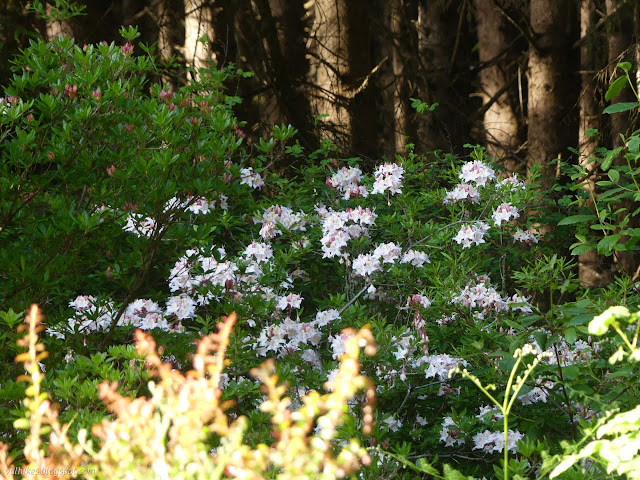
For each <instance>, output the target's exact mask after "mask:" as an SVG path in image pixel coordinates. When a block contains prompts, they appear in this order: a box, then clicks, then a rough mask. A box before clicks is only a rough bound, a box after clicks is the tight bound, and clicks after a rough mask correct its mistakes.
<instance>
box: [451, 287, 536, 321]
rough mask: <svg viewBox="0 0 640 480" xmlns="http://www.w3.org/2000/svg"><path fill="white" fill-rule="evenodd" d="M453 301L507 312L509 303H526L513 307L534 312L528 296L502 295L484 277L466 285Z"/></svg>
mask: <svg viewBox="0 0 640 480" xmlns="http://www.w3.org/2000/svg"><path fill="white" fill-rule="evenodd" d="M451 303H454V304H458V305H462V306H463V307H466V308H469V309H472V308H480V309H482V310H495V311H497V312H505V311H508V310H509V304H512V303H517V304H525V305H519V306H514V307H511V308H512V309H513V310H514V311H520V312H523V313H532V312H533V310H532V309H531V306H530V305H529V301H528V299H527V298H525V297H523V296H521V295H518V294H514V295H513V296H512V297H511V298H509V297H502V296H501V295H500V294H499V293H498V291H497V290H496V289H495V288H493V287H492V286H491V285H489V284H488V282H487V281H484V279H478V280H477V281H476V283H471V284H469V285H467V286H465V287H464V288H463V289H462V291H461V292H460V293H459V294H458V295H456V296H454V297H453V298H452V299H451Z"/></svg>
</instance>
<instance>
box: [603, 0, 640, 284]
mask: <svg viewBox="0 0 640 480" xmlns="http://www.w3.org/2000/svg"><path fill="white" fill-rule="evenodd" d="M621 4H622V2H621V1H620V0H605V7H606V12H607V15H609V16H610V20H609V22H608V23H607V52H608V60H609V70H608V73H609V75H608V79H609V82H612V81H613V80H614V79H615V78H616V77H617V76H618V75H619V73H618V72H619V69H617V68H616V65H617V64H618V62H621V61H624V60H631V61H633V56H634V55H633V52H632V51H631V48H632V31H633V30H632V25H631V22H630V18H629V17H627V15H626V14H628V13H629V12H626V11H622V9H621V8H619V7H620V6H621ZM633 100H634V97H633V94H632V93H631V91H630V90H629V89H624V90H623V91H622V92H621V93H620V95H618V96H617V97H616V98H615V99H613V100H612V103H618V102H630V101H633ZM629 120H630V115H629V112H622V113H614V114H613V115H610V121H611V144H612V147H613V148H616V147H619V146H622V145H623V140H622V137H621V135H622V136H624V135H626V134H628V133H630V130H629V127H630V125H629ZM614 162H615V163H616V164H618V165H624V164H626V161H625V160H624V158H622V157H619V158H617V159H616V160H615V161H614ZM622 206H623V207H625V208H626V212H622V213H621V214H620V215H619V220H620V221H621V220H622V219H623V218H624V217H625V216H626V215H627V214H629V213H631V212H632V211H633V210H635V208H636V207H637V205H636V203H635V202H633V201H627V202H625V203H624V204H623V205H622ZM638 225H640V222H638V218H637V217H635V218H631V221H630V224H629V225H628V226H629V227H632V228H633V227H638ZM626 240H628V237H622V239H621V241H626ZM614 258H615V261H616V263H617V265H618V268H619V269H620V270H623V271H624V272H626V273H627V274H628V275H634V273H635V272H636V269H637V268H638V258H637V256H636V255H634V254H633V253H631V252H616V253H615V256H614Z"/></svg>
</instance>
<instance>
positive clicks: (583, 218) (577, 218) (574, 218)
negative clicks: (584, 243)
mask: <svg viewBox="0 0 640 480" xmlns="http://www.w3.org/2000/svg"><path fill="white" fill-rule="evenodd" d="M597 219H598V217H596V216H595V215H571V216H570V217H566V218H563V219H562V220H560V221H559V222H558V225H573V224H575V223H584V222H591V221H593V220H597Z"/></svg>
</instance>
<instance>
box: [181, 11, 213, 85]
mask: <svg viewBox="0 0 640 480" xmlns="http://www.w3.org/2000/svg"><path fill="white" fill-rule="evenodd" d="M214 41H215V32H214V31H213V11H212V9H211V6H210V5H209V3H208V2H207V1H206V0H185V1H184V58H185V61H186V63H187V66H188V67H191V68H195V69H196V70H198V69H200V68H209V67H210V64H209V62H210V61H211V60H213V62H216V63H217V59H216V58H214V57H213V52H212V50H211V48H210V45H211V43H212V42H214ZM196 77H197V75H196Z"/></svg>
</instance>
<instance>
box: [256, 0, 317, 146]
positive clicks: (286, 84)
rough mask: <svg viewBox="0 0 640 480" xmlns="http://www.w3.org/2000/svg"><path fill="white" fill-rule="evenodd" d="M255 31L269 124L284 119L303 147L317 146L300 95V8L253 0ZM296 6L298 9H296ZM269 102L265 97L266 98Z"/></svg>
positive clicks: (281, 0) (285, 0)
mask: <svg viewBox="0 0 640 480" xmlns="http://www.w3.org/2000/svg"><path fill="white" fill-rule="evenodd" d="M253 4H254V7H255V13H256V16H255V18H256V20H257V22H256V31H257V32H258V34H259V35H260V36H261V37H262V38H263V39H264V41H263V48H264V53H265V55H264V59H263V63H264V68H265V70H266V71H265V81H266V82H267V84H268V85H269V86H271V88H272V89H273V90H272V93H273V94H272V95H269V97H270V98H271V100H270V103H271V108H270V111H271V115H270V117H271V120H270V123H272V124H273V123H281V122H283V121H284V122H285V123H288V124H291V125H293V126H294V127H295V128H297V129H298V138H299V140H300V141H301V143H302V144H303V146H305V147H306V148H307V149H311V150H313V149H315V148H317V147H318V146H319V143H318V141H317V139H316V136H315V133H314V126H313V118H312V113H311V105H310V103H309V101H308V100H307V98H306V97H305V95H304V92H303V89H302V82H303V80H304V78H305V74H306V70H307V68H305V63H306V62H305V54H304V43H303V34H304V29H303V17H304V9H303V8H302V5H301V4H300V2H294V1H292V0H254V2H253ZM297 7H300V8H297ZM267 101H269V100H267Z"/></svg>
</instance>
